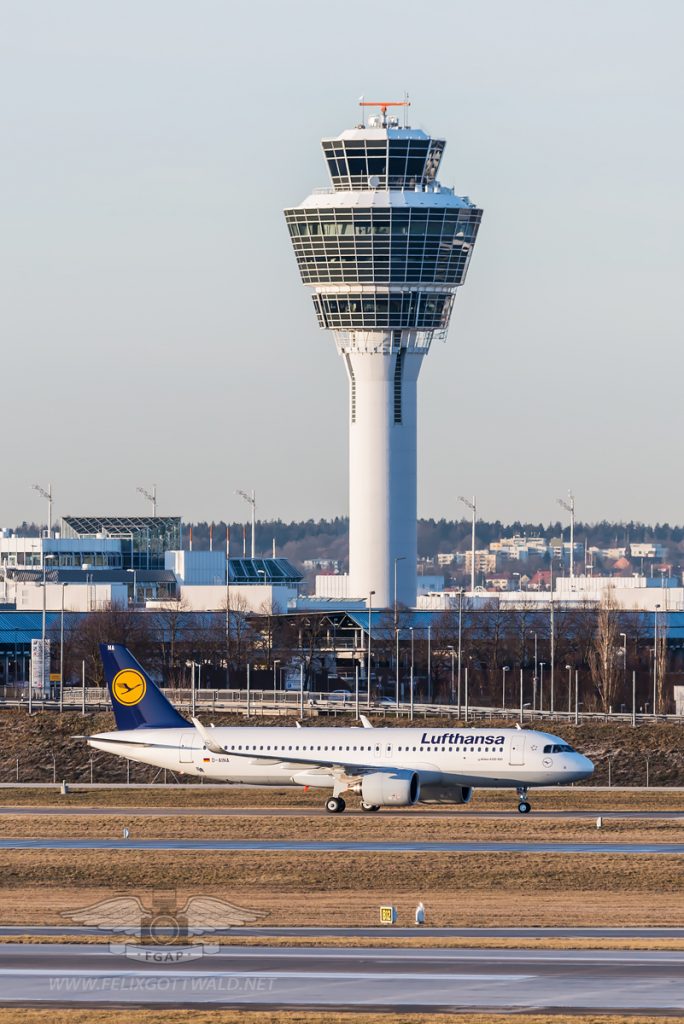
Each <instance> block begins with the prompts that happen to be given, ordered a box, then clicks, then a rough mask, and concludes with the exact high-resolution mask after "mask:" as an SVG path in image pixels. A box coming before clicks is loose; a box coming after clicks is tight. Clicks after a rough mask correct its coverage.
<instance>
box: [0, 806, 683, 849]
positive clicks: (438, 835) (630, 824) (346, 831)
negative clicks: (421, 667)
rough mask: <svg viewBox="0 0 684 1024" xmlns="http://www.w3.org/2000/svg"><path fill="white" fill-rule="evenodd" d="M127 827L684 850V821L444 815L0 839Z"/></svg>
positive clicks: (239, 822)
mask: <svg viewBox="0 0 684 1024" xmlns="http://www.w3.org/2000/svg"><path fill="white" fill-rule="evenodd" d="M124 827H126V828H128V830H129V832H130V835H131V837H133V838H137V839H141V838H148V839H168V838H183V839H190V838H191V839H236V840H247V839H255V840H261V839H263V840H287V839H292V840H302V841H316V840H321V841H323V840H349V841H351V842H353V841H361V842H363V841H369V840H379V841H402V840H405V841H415V842H429V841H440V840H441V841H449V840H461V839H462V840H466V841H471V842H476V841H480V842H487V841H506V842H534V841H538V842H566V841H567V842H570V841H578V842H591V843H613V842H625V843H635V842H660V843H679V842H681V843H684V818H658V819H654V820H649V819H639V818H631V819H623V818H612V819H611V818H607V819H605V821H604V824H603V827H602V828H600V829H597V828H596V823H595V821H594V819H593V818H535V817H534V815H520V814H516V815H514V816H511V817H510V818H503V819H497V818H480V819H477V818H473V817H469V818H465V817H464V818H459V817H454V816H451V815H449V816H446V815H444V814H443V813H440V812H438V813H436V814H435V815H434V816H430V817H422V816H420V817H419V816H418V815H416V814H411V813H410V812H408V813H406V814H392V815H383V814H373V815H369V814H363V815H356V816H353V817H352V816H349V815H336V814H325V815H321V816H315V817H314V816H311V817H288V816H282V817H279V816H277V815H276V816H274V817H270V816H268V817H266V816H263V815H251V816H250V815H249V813H247V812H245V813H244V814H240V815H230V816H225V815H224V816H221V815H216V814H212V813H211V809H207V812H206V813H205V814H202V815H190V814H183V812H182V810H181V809H180V808H179V809H178V811H177V812H176V813H175V814H170V815H156V814H146V815H139V816H136V815H135V813H134V812H133V813H126V812H121V813H118V814H97V813H94V814H87V815H85V814H73V815H69V814H40V815H35V816H34V815H31V814H17V815H12V814H3V815H2V816H0V835H2V837H3V838H6V837H22V838H36V837H39V838H57V837H59V838H65V837H68V838H71V839H75V838H86V837H93V838H97V839H107V838H109V839H119V838H121V836H122V833H123V829H124Z"/></svg>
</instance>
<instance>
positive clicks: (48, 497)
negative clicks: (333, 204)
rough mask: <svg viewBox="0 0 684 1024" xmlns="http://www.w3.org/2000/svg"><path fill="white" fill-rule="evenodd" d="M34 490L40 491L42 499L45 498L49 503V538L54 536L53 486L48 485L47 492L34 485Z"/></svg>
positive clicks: (38, 485)
mask: <svg viewBox="0 0 684 1024" xmlns="http://www.w3.org/2000/svg"><path fill="white" fill-rule="evenodd" d="M33 490H34V491H38V494H40V496H41V498H45V500H46V501H47V503H48V537H51V536H52V484H48V489H47V491H46V490H45V488H44V487H41V486H40V484H34V485H33Z"/></svg>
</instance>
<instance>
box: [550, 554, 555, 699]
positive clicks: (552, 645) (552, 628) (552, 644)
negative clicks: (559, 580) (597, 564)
mask: <svg viewBox="0 0 684 1024" xmlns="http://www.w3.org/2000/svg"><path fill="white" fill-rule="evenodd" d="M549 585H550V588H551V589H550V593H549V605H550V607H549V630H550V633H551V636H550V637H549V640H550V644H549V648H550V653H551V714H553V713H554V711H555V694H554V689H555V682H556V628H555V624H554V621H553V555H551V575H550V577H549Z"/></svg>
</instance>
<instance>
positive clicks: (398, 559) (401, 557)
mask: <svg viewBox="0 0 684 1024" xmlns="http://www.w3.org/2000/svg"><path fill="white" fill-rule="evenodd" d="M405 561H406V555H397V557H396V558H395V559H394V628H395V629H396V628H397V626H398V624H399V613H398V606H397V562H405Z"/></svg>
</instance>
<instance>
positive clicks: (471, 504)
mask: <svg viewBox="0 0 684 1024" xmlns="http://www.w3.org/2000/svg"><path fill="white" fill-rule="evenodd" d="M458 500H459V501H462V502H463V504H464V505H465V507H466V508H469V509H470V511H471V512H472V513H473V528H472V540H471V558H472V563H471V566H470V590H471V592H472V593H474V592H475V521H476V519H477V501H476V499H475V495H473V499H472V501H471V500H470V499H469V498H464V497H462V495H459V498H458Z"/></svg>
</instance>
